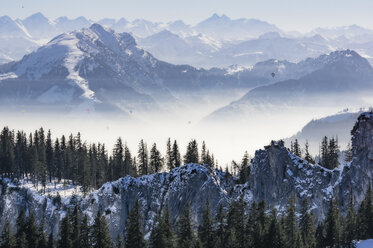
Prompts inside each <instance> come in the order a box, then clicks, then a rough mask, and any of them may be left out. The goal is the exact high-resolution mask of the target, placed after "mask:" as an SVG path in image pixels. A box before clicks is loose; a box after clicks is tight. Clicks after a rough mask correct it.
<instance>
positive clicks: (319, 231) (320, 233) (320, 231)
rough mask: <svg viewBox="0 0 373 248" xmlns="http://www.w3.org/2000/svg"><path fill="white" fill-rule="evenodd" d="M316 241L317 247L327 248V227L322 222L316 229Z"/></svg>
mask: <svg viewBox="0 0 373 248" xmlns="http://www.w3.org/2000/svg"><path fill="white" fill-rule="evenodd" d="M315 239H316V247H325V227H324V224H323V223H322V222H320V223H319V224H318V225H317V227H316V232H315Z"/></svg>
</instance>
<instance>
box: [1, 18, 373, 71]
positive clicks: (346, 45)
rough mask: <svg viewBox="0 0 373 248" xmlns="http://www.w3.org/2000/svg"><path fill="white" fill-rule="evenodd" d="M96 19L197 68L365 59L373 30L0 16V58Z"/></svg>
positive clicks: (211, 21)
mask: <svg viewBox="0 0 373 248" xmlns="http://www.w3.org/2000/svg"><path fill="white" fill-rule="evenodd" d="M96 22H97V23H98V24H100V25H103V26H106V27H108V28H111V29H113V30H115V31H116V32H119V33H121V32H128V33H131V34H132V35H133V36H134V38H135V39H136V41H137V42H138V44H139V45H140V46H142V47H143V48H144V49H145V50H147V51H149V52H151V53H152V54H153V55H155V56H156V57H157V58H158V59H161V60H165V61H167V62H170V63H176V64H190V65H192V66H196V67H205V68H211V67H227V66H230V65H233V64H240V65H244V66H249V65H250V66H251V65H253V64H255V63H257V62H259V61H263V60H267V59H273V58H275V59H279V60H289V61H291V62H299V61H300V60H303V59H305V58H307V57H316V56H319V55H321V54H324V53H329V52H332V51H335V50H341V49H354V50H356V51H358V52H359V53H360V54H361V55H363V56H364V57H366V58H367V59H369V60H370V61H371V58H372V57H373V52H372V51H373V50H372V47H373V46H372V44H373V31H372V30H369V29H366V28H362V27H359V26H356V25H352V26H347V27H338V28H333V29H330V28H318V29H315V30H313V31H312V32H310V33H306V34H301V33H295V32H285V31H283V30H281V29H280V28H278V27H277V26H275V25H273V24H270V23H267V22H265V21H261V20H256V19H245V18H241V19H231V18H229V17H227V16H225V15H217V14H214V15H212V16H211V17H209V18H207V19H206V20H203V21H201V22H200V23H198V24H196V25H189V24H186V23H184V22H183V21H181V20H177V21H173V22H168V23H161V22H151V21H148V20H142V19H137V20H133V21H129V20H126V19H125V18H121V19H119V20H116V19H110V18H104V19H102V20H96V21H93V20H88V19H86V18H85V17H78V18H75V19H69V18H67V17H59V18H57V19H54V20H52V19H50V18H47V17H45V16H44V15H43V14H41V13H36V14H34V15H31V16H29V17H27V18H25V19H23V20H20V19H16V20H13V19H11V18H10V17H8V16H2V17H0V31H1V32H0V63H6V62H9V61H15V60H19V59H21V58H22V56H23V55H25V54H27V53H29V52H31V51H34V50H36V49H37V47H39V46H41V45H44V44H46V43H47V42H48V41H49V40H50V39H52V38H53V37H55V36H57V35H59V34H61V33H64V32H72V31H74V30H79V29H81V28H88V27H89V26H91V25H92V24H93V23H96ZM167 48H168V49H167Z"/></svg>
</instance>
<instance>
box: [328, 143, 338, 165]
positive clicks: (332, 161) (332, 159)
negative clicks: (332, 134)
mask: <svg viewBox="0 0 373 248" xmlns="http://www.w3.org/2000/svg"><path fill="white" fill-rule="evenodd" d="M338 149H339V146H338V139H334V138H332V139H330V140H329V146H328V152H329V153H328V159H329V163H328V167H327V168H328V169H334V168H336V167H338V164H339V162H338V153H339V150H338Z"/></svg>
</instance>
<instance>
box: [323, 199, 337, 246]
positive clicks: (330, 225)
mask: <svg viewBox="0 0 373 248" xmlns="http://www.w3.org/2000/svg"><path fill="white" fill-rule="evenodd" d="M336 203H337V201H336V200H334V199H331V200H330V202H329V208H328V213H327V216H326V220H325V231H326V233H325V245H327V246H329V247H335V246H338V245H339V243H340V219H339V218H340V216H339V211H338V209H337V206H336Z"/></svg>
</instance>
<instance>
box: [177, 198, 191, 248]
mask: <svg viewBox="0 0 373 248" xmlns="http://www.w3.org/2000/svg"><path fill="white" fill-rule="evenodd" d="M177 227H178V232H177V246H178V248H191V247H194V245H195V238H194V233H193V229H192V224H191V219H190V206H189V204H186V205H185V207H184V212H183V213H182V214H181V216H179V220H178V223H177Z"/></svg>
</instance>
